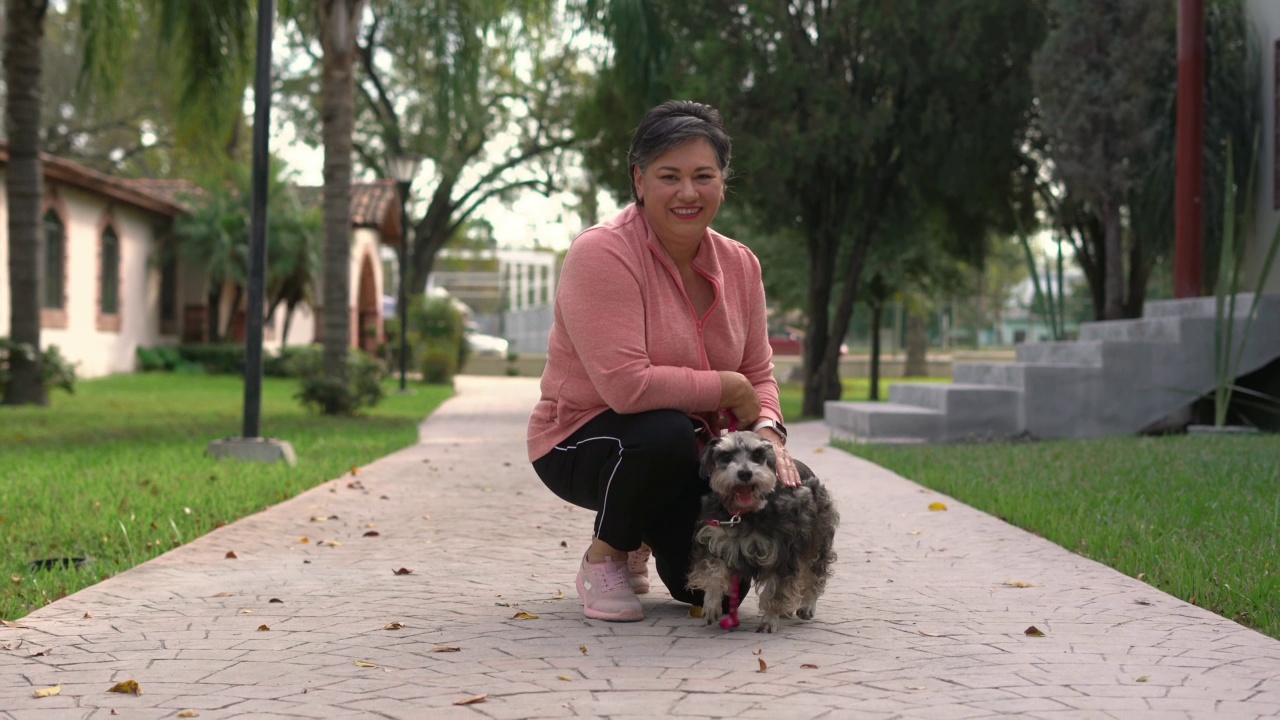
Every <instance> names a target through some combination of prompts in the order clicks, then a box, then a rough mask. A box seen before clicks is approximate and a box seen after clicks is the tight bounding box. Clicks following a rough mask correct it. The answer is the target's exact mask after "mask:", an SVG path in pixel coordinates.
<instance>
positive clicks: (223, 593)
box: [213, 592, 235, 597]
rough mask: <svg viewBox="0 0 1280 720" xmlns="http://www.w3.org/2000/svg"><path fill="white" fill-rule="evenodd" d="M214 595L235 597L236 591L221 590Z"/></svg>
mask: <svg viewBox="0 0 1280 720" xmlns="http://www.w3.org/2000/svg"><path fill="white" fill-rule="evenodd" d="M213 597H235V593H233V592H220V593H218V594H217V595H214V596H213Z"/></svg>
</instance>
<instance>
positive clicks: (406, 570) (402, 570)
mask: <svg viewBox="0 0 1280 720" xmlns="http://www.w3.org/2000/svg"><path fill="white" fill-rule="evenodd" d="M412 572H413V570H410V569H409V568H403V567H402V568H400V569H399V570H392V571H391V573H392V574H393V575H408V574H410V573H412Z"/></svg>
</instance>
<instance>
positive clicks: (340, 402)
mask: <svg viewBox="0 0 1280 720" xmlns="http://www.w3.org/2000/svg"><path fill="white" fill-rule="evenodd" d="M290 372H291V373H293V374H294V375H295V376H296V377H298V378H299V379H300V380H301V381H302V388H301V389H300V390H299V391H298V393H297V394H296V395H295V396H294V397H296V398H297V399H298V400H300V401H301V402H302V405H303V406H304V407H306V408H307V409H309V410H315V411H317V412H320V413H323V414H325V415H356V414H359V412H360V410H362V409H364V408H371V407H374V406H376V405H377V404H378V403H379V402H381V401H382V397H383V390H382V378H383V376H385V375H386V371H385V369H384V367H383V365H382V363H380V362H378V361H377V360H375V359H374V358H371V357H369V356H368V355H365V354H364V353H362V352H360V351H359V350H355V349H352V350H350V351H349V352H348V353H347V382H346V384H345V385H344V384H343V383H341V382H338V381H335V380H332V379H330V378H327V377H325V374H324V351H323V348H321V347H320V346H318V345H316V346H311V347H308V348H300V349H299V351H298V352H297V353H296V354H295V355H294V356H293V358H292V359H291V361H290Z"/></svg>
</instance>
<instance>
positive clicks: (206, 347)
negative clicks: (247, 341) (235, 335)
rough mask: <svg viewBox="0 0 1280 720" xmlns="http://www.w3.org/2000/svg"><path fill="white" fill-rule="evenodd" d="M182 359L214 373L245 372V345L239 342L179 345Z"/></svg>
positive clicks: (240, 373) (178, 349) (235, 373)
mask: <svg viewBox="0 0 1280 720" xmlns="http://www.w3.org/2000/svg"><path fill="white" fill-rule="evenodd" d="M177 351H178V353H179V354H180V355H181V356H182V359H183V360H185V361H187V362H189V363H195V364H196V365H200V366H201V367H203V368H204V370H205V371H206V372H209V373H212V374H214V375H243V374H244V345H241V344H238V343H218V344H213V343H207V344H195V345H179V346H178V348H177Z"/></svg>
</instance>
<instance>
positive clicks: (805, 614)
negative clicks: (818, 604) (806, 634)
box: [796, 607, 814, 620]
mask: <svg viewBox="0 0 1280 720" xmlns="http://www.w3.org/2000/svg"><path fill="white" fill-rule="evenodd" d="M813 612H814V608H811V607H802V608H800V609H799V610H797V611H796V617H798V618H800V619H801V620H812V619H813Z"/></svg>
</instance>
